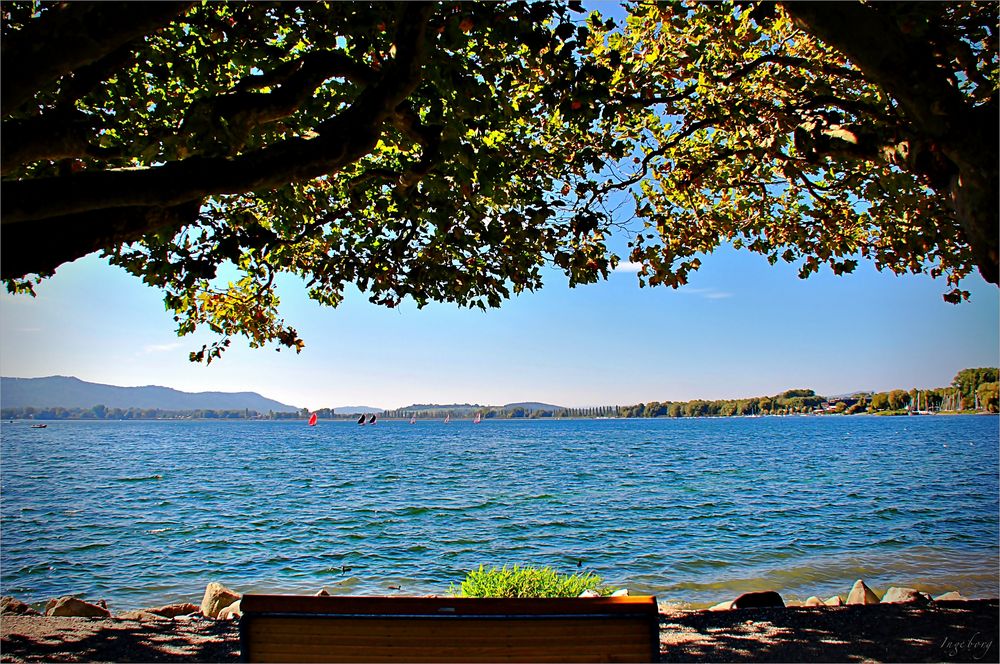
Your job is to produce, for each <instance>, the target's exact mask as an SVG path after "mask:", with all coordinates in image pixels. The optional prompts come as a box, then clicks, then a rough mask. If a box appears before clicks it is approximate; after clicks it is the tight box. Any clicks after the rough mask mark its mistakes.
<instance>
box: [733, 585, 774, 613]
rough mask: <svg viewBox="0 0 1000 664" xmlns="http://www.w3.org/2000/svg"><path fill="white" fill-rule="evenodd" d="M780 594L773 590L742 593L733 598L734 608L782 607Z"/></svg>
mask: <svg viewBox="0 0 1000 664" xmlns="http://www.w3.org/2000/svg"><path fill="white" fill-rule="evenodd" d="M784 606H785V602H784V600H782V599H781V595H779V594H778V593H776V592H774V591H773V590H765V591H763V592H759V593H743V594H742V595H740V596H739V597H737V598H736V599H734V600H733V608H734V609H764V608H769V607H784Z"/></svg>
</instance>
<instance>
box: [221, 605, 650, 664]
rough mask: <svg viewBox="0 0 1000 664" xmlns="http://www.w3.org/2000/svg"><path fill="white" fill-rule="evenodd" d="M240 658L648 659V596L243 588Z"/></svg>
mask: <svg viewBox="0 0 1000 664" xmlns="http://www.w3.org/2000/svg"><path fill="white" fill-rule="evenodd" d="M240 608H241V610H242V612H243V617H242V618H240V645H241V650H242V654H243V660H244V661H248V662H652V661H656V660H657V658H658V657H659V651H660V648H659V646H660V632H659V613H658V610H657V606H656V598H655V597H651V596H637V597H582V598H571V599H562V598H559V599H556V598H552V599H474V598H445V597H350V596H320V597H309V596H301V595H253V594H249V595H244V596H243V601H242V602H241V603H240Z"/></svg>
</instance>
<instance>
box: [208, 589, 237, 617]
mask: <svg viewBox="0 0 1000 664" xmlns="http://www.w3.org/2000/svg"><path fill="white" fill-rule="evenodd" d="M239 598H240V595H239V594H237V593H235V592H233V591H232V590H230V589H229V588H227V587H225V586H224V585H222V584H221V583H217V582H215V581H212V582H211V583H209V584H208V586H207V587H206V588H205V597H203V598H202V600H201V613H202V615H204V616H206V617H208V618H216V617H218V615H219V611H221V610H222V609H224V608H226V607H227V606H229V605H231V604H232V603H233V602H235V601H236V600H238V599H239Z"/></svg>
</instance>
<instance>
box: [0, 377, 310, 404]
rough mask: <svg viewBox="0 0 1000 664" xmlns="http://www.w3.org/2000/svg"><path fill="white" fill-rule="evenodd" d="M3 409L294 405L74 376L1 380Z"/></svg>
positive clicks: (245, 395) (244, 395)
mask: <svg viewBox="0 0 1000 664" xmlns="http://www.w3.org/2000/svg"><path fill="white" fill-rule="evenodd" d="M0 405H2V406H3V407H5V408H28V407H31V408H93V407H94V406H98V405H102V406H105V407H106V408H123V409H124V408H143V409H151V408H156V409H160V410H177V411H183V410H255V411H257V412H261V413H266V412H268V411H275V412H294V411H298V410H300V409H299V408H297V407H295V406H290V405H288V404H284V403H281V402H280V401H276V400H275V399H269V398H267V397H265V396H262V395H260V394H258V393H257V392H183V391H181V390H175V389H174V388H172V387H163V386H160V385H143V386H138V387H123V386H118V385H106V384H104V383H91V382H88V381H85V380H81V379H80V378H77V377H75V376H44V377H39V378H16V377H7V376H3V377H0Z"/></svg>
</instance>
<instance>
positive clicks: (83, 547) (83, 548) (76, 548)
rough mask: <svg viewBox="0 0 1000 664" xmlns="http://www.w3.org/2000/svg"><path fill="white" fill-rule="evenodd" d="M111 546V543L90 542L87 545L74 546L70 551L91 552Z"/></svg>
mask: <svg viewBox="0 0 1000 664" xmlns="http://www.w3.org/2000/svg"><path fill="white" fill-rule="evenodd" d="M109 546H111V542H91V543H89V544H81V545H79V546H74V547H73V548H72V549H70V551H74V552H76V551H92V550H93V549H104V548H107V547H109Z"/></svg>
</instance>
